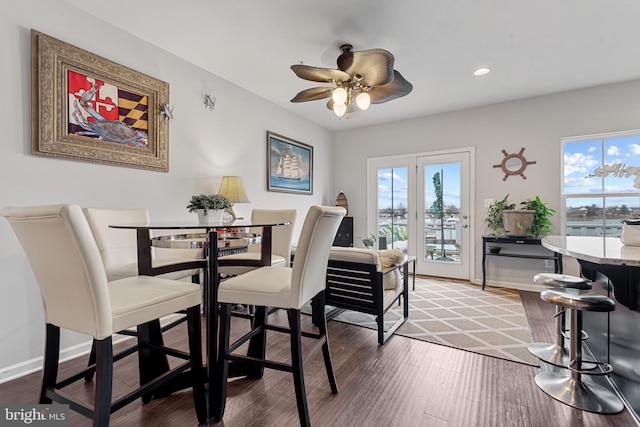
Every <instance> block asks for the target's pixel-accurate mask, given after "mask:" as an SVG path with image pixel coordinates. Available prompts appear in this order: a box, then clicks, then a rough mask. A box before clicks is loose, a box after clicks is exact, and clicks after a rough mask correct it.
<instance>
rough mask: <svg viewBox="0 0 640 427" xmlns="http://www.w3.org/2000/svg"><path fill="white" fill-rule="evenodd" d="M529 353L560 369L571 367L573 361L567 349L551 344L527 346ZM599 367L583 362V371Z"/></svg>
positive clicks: (539, 343) (536, 343) (538, 343)
mask: <svg viewBox="0 0 640 427" xmlns="http://www.w3.org/2000/svg"><path fill="white" fill-rule="evenodd" d="M527 349H528V350H529V353H531V354H533V355H534V356H535V357H537V358H538V359H540V360H542V361H543V362H547V363H549V364H550V365H555V366H557V367H559V368H566V367H568V366H569V363H570V362H571V360H570V359H569V352H568V351H566V349H562V348H560V346H558V345H557V344H553V343H550V342H534V343H531V344H529V345H528V346H527ZM597 366H598V365H596V364H595V363H589V362H588V361H583V362H582V369H583V370H591V369H595V368H596V367H597Z"/></svg>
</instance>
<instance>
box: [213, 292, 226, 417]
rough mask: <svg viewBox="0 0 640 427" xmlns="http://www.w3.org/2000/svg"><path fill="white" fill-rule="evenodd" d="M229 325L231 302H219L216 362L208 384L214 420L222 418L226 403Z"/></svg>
mask: <svg viewBox="0 0 640 427" xmlns="http://www.w3.org/2000/svg"><path fill="white" fill-rule="evenodd" d="M230 326H231V304H220V325H219V330H220V335H219V339H220V341H219V343H218V362H217V364H216V366H215V367H211V366H210V367H209V369H214V368H215V375H214V377H213V384H210V385H209V406H210V407H211V411H212V412H213V413H212V414H209V415H210V416H211V417H212V418H213V419H215V420H216V421H220V420H222V417H223V416H224V408H225V405H226V403H227V378H228V376H229V360H228V358H227V357H228V355H229V327H230Z"/></svg>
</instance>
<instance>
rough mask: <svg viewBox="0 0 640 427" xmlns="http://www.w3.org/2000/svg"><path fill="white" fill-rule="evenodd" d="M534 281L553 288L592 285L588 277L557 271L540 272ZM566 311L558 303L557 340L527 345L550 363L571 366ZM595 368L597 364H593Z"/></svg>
mask: <svg viewBox="0 0 640 427" xmlns="http://www.w3.org/2000/svg"><path fill="white" fill-rule="evenodd" d="M533 281H534V282H535V283H536V284H539V285H545V286H549V287H551V288H563V289H578V290H589V289H591V287H592V285H591V282H589V281H588V280H587V279H585V278H583V277H577V276H570V275H567V274H557V273H538V274H536V275H535V276H534V277H533ZM565 311H566V309H565V308H563V307H560V306H559V305H556V313H555V315H554V317H555V319H556V342H555V343H548V342H534V343H531V344H529V345H528V346H527V348H528V350H529V352H530V353H531V354H533V355H534V356H536V357H537V358H538V359H540V360H542V361H544V362H547V363H549V364H552V365H555V366H560V367H565V368H566V367H568V366H569V362H570V359H569V352H568V351H567V348H566V346H565V340H566V338H567V336H566V330H565ZM587 338H588V337H587V336H586V334H584V332H583V335H582V339H583V340H584V339H587ZM591 367H592V368H595V365H591Z"/></svg>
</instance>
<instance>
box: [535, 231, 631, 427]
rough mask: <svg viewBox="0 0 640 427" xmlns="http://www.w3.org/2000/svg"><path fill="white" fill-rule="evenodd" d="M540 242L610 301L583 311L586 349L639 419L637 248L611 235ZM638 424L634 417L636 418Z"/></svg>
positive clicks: (546, 238)
mask: <svg viewBox="0 0 640 427" xmlns="http://www.w3.org/2000/svg"><path fill="white" fill-rule="evenodd" d="M542 246H544V247H545V248H547V249H549V250H551V251H554V252H558V253H560V254H562V255H565V256H570V257H574V258H576V260H577V261H578V263H579V264H580V267H581V273H582V275H584V276H585V277H587V278H589V279H591V280H593V281H594V285H593V291H594V292H597V293H600V294H603V295H606V296H608V297H609V298H612V299H613V300H614V301H615V302H616V309H615V311H613V312H611V313H593V312H585V313H583V316H584V317H583V319H584V324H583V327H584V329H585V330H586V332H587V333H588V334H589V339H588V340H587V341H586V344H587V346H588V347H589V349H590V350H591V351H592V352H593V353H594V354H595V355H596V357H597V358H598V359H600V360H602V361H607V360H609V363H611V365H612V366H613V373H612V374H611V380H612V381H613V383H614V385H615V387H616V388H617V389H618V391H619V392H620V394H621V395H622V397H623V400H625V404H626V406H627V408H629V409H630V410H631V411H632V413H633V415H634V417H635V418H636V421H639V420H640V417H639V415H638V414H640V247H637V246H625V245H623V244H622V242H621V241H620V239H619V238H617V237H604V238H603V237H596V236H594V237H591V236H547V237H544V238H543V239H542ZM639 423H640V421H639Z"/></svg>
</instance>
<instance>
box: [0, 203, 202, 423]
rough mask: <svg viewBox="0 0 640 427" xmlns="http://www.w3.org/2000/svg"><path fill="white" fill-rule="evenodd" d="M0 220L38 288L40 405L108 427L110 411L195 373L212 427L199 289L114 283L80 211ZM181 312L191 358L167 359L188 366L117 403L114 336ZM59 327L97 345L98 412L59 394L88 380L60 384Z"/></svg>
mask: <svg viewBox="0 0 640 427" xmlns="http://www.w3.org/2000/svg"><path fill="white" fill-rule="evenodd" d="M0 214H1V215H2V216H4V217H5V218H6V219H7V220H8V221H9V223H10V224H11V226H12V227H13V230H14V231H15V233H16V235H17V237H18V239H19V240H20V243H21V244H22V247H23V248H24V250H25V252H26V254H27V257H28V258H29V262H30V263H31V267H32V269H33V272H34V274H35V277H36V280H37V282H38V286H39V287H40V294H41V297H42V302H43V308H44V312H45V322H46V344H45V355H44V369H43V376H42V389H41V392H40V399H39V402H40V403H41V404H47V403H51V402H52V401H56V402H60V403H71V409H73V410H75V411H78V412H79V413H81V414H83V415H86V416H88V417H90V418H92V419H93V425H94V426H107V425H109V416H110V414H111V412H113V411H115V410H118V409H120V408H121V407H122V406H124V405H126V404H128V403H131V402H132V401H134V400H135V399H137V398H138V397H141V396H142V395H143V394H147V393H150V392H152V391H151V390H153V389H155V388H157V387H158V386H160V385H162V384H164V383H165V382H166V381H168V380H170V379H173V378H175V377H176V376H177V375H180V374H182V373H185V372H186V371H188V370H191V378H193V396H194V402H195V407H196V415H197V418H198V420H199V421H200V422H204V421H206V419H207V408H206V401H205V390H204V369H203V367H202V347H201V332H200V328H201V326H200V301H201V291H200V286H199V285H197V284H192V283H189V282H183V281H175V280H168V279H161V278H155V277H149V276H135V277H127V278H124V279H118V280H113V281H109V280H108V279H107V273H106V270H105V266H104V263H103V261H102V258H101V256H100V251H99V248H98V245H97V244H96V241H95V239H94V237H93V234H92V233H91V229H90V228H89V224H88V223H87V219H86V218H85V216H84V215H83V213H82V210H81V209H80V207H79V206H77V205H52V206H34V207H12V208H5V209H3V210H2V211H1V212H0ZM180 310H186V312H187V317H188V332H189V354H188V355H186V354H184V353H182V354H178V353H176V352H171V353H168V352H165V354H170V355H172V356H174V357H179V358H181V359H185V360H186V361H185V362H184V363H181V364H180V365H178V366H176V367H175V368H174V369H173V370H171V371H170V372H169V373H166V374H165V375H163V376H161V377H158V378H155V379H153V380H151V381H149V382H147V383H146V384H145V385H144V386H145V389H144V390H143V389H142V388H140V389H137V390H135V391H133V392H131V393H130V394H126V395H125V396H124V397H122V398H120V399H118V400H116V401H114V402H112V389H111V388H112V377H113V362H114V360H117V358H116V356H114V354H113V346H112V336H113V334H114V333H116V332H117V331H120V330H123V329H127V328H131V327H138V328H139V329H141V330H145V329H147V328H149V327H150V325H151V324H152V323H154V322H157V321H158V319H159V318H160V317H161V316H165V315H168V314H170V313H174V312H177V311H180ZM60 328H64V329H68V330H71V331H75V332H79V333H83V334H87V335H89V336H91V337H93V338H94V340H95V343H96V349H97V363H96V368H95V369H96V392H95V399H94V405H93V407H91V406H88V405H86V404H85V403H83V402H80V401H73V399H72V395H71V394H70V393H64V394H63V392H61V389H62V388H64V387H66V386H67V385H69V384H71V383H73V382H75V381H77V380H80V379H82V377H83V375H84V373H83V372H81V373H79V374H77V375H74V376H72V377H70V378H68V379H65V380H62V381H58V379H57V376H58V363H59V350H60ZM139 346H140V351H142V350H144V351H150V346H149V342H145V340H140V341H139ZM155 350H159V351H162V350H160V349H157V348H154V352H155ZM147 387H148V388H147ZM70 400H71V402H70Z"/></svg>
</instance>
